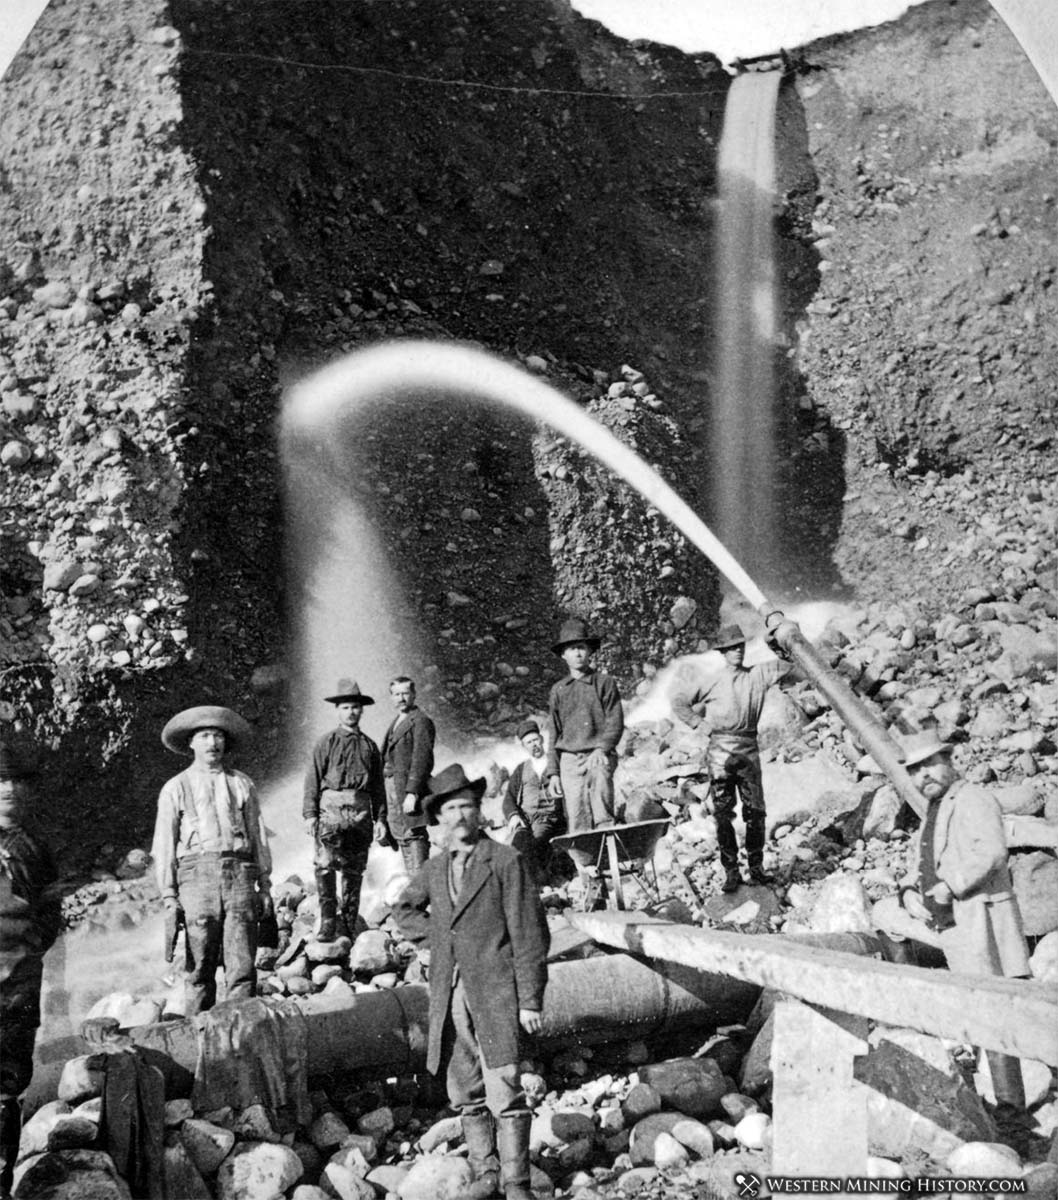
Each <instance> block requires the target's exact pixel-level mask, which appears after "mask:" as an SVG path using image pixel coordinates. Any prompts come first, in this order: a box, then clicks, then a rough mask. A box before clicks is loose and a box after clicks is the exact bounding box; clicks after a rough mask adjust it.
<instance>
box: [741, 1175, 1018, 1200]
mask: <svg viewBox="0 0 1058 1200" xmlns="http://www.w3.org/2000/svg"><path fill="white" fill-rule="evenodd" d="M734 1182H735V1186H736V1187H737V1188H738V1198H737V1200H757V1197H758V1196H762V1195H767V1194H771V1195H808V1194H810V1193H812V1194H818V1193H834V1194H838V1195H841V1194H848V1195H864V1196H866V1195H893V1194H897V1195H914V1196H926V1195H936V1196H939V1195H956V1194H962V1195H972V1196H996V1195H1005V1194H1009V1195H1023V1194H1024V1193H1025V1192H1026V1191H1027V1188H1026V1184H1025V1180H1024V1179H959V1178H950V1177H945V1176H933V1175H921V1176H917V1177H904V1178H900V1179H869V1178H868V1177H867V1176H865V1175H849V1176H846V1177H845V1178H844V1179H834V1178H829V1177H827V1176H823V1175H765V1176H763V1177H761V1176H759V1175H754V1174H753V1173H752V1172H743V1171H739V1172H738V1173H737V1174H736V1175H735V1177H734Z"/></svg>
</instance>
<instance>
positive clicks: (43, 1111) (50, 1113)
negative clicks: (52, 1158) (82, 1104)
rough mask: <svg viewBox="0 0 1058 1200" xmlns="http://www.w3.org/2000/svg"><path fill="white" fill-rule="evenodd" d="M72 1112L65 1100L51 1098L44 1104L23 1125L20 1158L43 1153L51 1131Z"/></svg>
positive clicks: (19, 1145)
mask: <svg viewBox="0 0 1058 1200" xmlns="http://www.w3.org/2000/svg"><path fill="white" fill-rule="evenodd" d="M72 1112H73V1110H72V1109H71V1108H70V1106H69V1105H68V1104H67V1103H66V1101H65V1100H49V1101H48V1103H47V1104H42V1105H41V1106H40V1108H38V1109H37V1111H36V1112H35V1113H34V1114H33V1116H32V1117H30V1118H29V1120H28V1121H27V1122H26V1123H25V1125H23V1126H22V1137H21V1140H20V1141H19V1144H18V1157H19V1160H20V1161H21V1160H22V1159H24V1158H29V1157H30V1156H31V1155H34V1154H43V1153H44V1151H45V1150H47V1148H48V1138H49V1137H50V1136H51V1131H52V1130H53V1129H54V1128H55V1126H56V1125H57V1124H58V1123H59V1121H61V1120H63V1119H64V1118H66V1117H68V1116H70V1115H71V1113H72Z"/></svg>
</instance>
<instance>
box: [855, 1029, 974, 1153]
mask: <svg viewBox="0 0 1058 1200" xmlns="http://www.w3.org/2000/svg"><path fill="white" fill-rule="evenodd" d="M871 1042H872V1043H873V1044H872V1045H871V1047H870V1050H869V1051H868V1053H867V1054H866V1055H863V1056H861V1057H858V1058H857V1059H856V1060H855V1068H854V1070H855V1078H856V1079H857V1080H858V1081H859V1082H860V1083H862V1084H863V1085H864V1086H865V1087H866V1089H867V1135H868V1147H869V1150H870V1153H871V1154H874V1155H877V1156H879V1157H881V1158H898V1159H902V1158H903V1157H904V1155H905V1154H907V1153H912V1154H914V1153H922V1154H926V1155H928V1156H929V1157H930V1158H933V1159H937V1160H938V1161H943V1159H945V1158H946V1157H947V1156H948V1155H949V1154H950V1153H951V1152H952V1151H953V1150H954V1149H956V1148H957V1147H958V1146H960V1145H961V1144H962V1143H963V1142H970V1141H987V1140H991V1139H992V1138H993V1137H994V1136H995V1126H994V1125H993V1123H992V1120H991V1118H990V1117H989V1116H988V1114H987V1113H986V1112H985V1109H984V1106H983V1105H982V1103H981V1100H980V1097H979V1096H978V1095H977V1094H976V1093H975V1092H974V1091H973V1089H972V1088H970V1087H968V1086H967V1084H966V1081H965V1080H964V1078H963V1076H962V1073H961V1072H960V1071H959V1069H958V1067H957V1066H956V1065H955V1063H954V1062H953V1061H952V1059H951V1055H950V1054H949V1053H948V1051H947V1049H946V1048H945V1046H944V1044H943V1043H942V1042H941V1041H940V1040H939V1039H938V1038H932V1037H929V1036H928V1035H927V1034H920V1033H916V1032H914V1031H911V1030H882V1031H878V1030H876V1031H875V1032H874V1034H872V1036H871Z"/></svg>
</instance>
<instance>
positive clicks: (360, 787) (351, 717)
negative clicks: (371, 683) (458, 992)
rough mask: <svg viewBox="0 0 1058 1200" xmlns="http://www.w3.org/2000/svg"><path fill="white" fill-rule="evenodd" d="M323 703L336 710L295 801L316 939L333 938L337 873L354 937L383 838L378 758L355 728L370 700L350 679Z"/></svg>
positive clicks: (383, 791)
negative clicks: (372, 856) (370, 866)
mask: <svg viewBox="0 0 1058 1200" xmlns="http://www.w3.org/2000/svg"><path fill="white" fill-rule="evenodd" d="M326 700H327V703H328V704H333V705H334V707H335V710H336V715H337V717H338V727H337V729H332V730H331V731H330V733H326V734H324V735H323V737H321V738H320V739H319V741H318V742H317V743H316V745H315V747H314V748H313V751H312V761H311V762H310V763H309V767H308V770H307V771H306V773H305V787H304V794H303V799H302V804H301V815H302V817H303V818H304V821H305V830H306V832H307V833H308V834H309V836H310V837H311V838H312V839H313V843H314V860H313V861H314V865H315V868H316V891H317V894H318V897H319V905H320V924H319V929H318V930H317V934H316V936H317V938H318V939H319V940H320V941H321V942H330V941H333V940H334V938H335V936H336V934H337V919H338V875H339V874H340V875H341V881H342V904H341V912H342V921H343V923H344V925H345V931H346V933H347V934H348V935H349V936H350V937H356V920H357V917H358V916H359V913H360V888H361V885H362V883H363V879H364V872H365V871H366V870H367V859H368V855H369V852H370V850H371V840H372V837H373V836H374V837H376V838H377V839H378V840H380V841H385V840H388V838H387V831H386V826H385V813H386V788H385V784H384V783H383V779H382V755H381V754H380V753H379V749H378V746H376V745H375V743H374V742H373V741H372V740H371V738H369V737H368V736H367V734H366V733H364V732H363V730H362V729H361V728H360V717H361V715H362V713H363V711H364V708H365V706H366V705H369V704H374V703H375V702H374V700H373V699H372V698H371V697H370V696H365V695H364V693H363V692H362V691H361V690H360V685H359V684H358V683H357V682H356V680H355V679H349V678H342V679H339V680H338V684H337V686H336V688H335V689H334V694H333V695H331V696H327V697H326Z"/></svg>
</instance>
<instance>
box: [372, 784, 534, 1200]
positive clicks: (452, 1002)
mask: <svg viewBox="0 0 1058 1200" xmlns="http://www.w3.org/2000/svg"><path fill="white" fill-rule="evenodd" d="M485 788H486V782H485V780H484V779H468V778H467V775H466V772H465V771H464V769H463V767H462V766H461V765H460V764H459V763H454V764H453V765H452V766H450V767H446V768H445V769H444V770H443V771H441V772H440V773H439V774H437V775H435V776H434V777H433V778H432V779H431V780H430V784H429V789H428V792H427V795H426V796H425V798H424V801H423V810H424V812H425V814H426V817H427V820H428V821H429V822H430V823H431V824H435V825H439V826H440V828H441V831H442V839H443V842H444V845H445V850H444V852H443V853H440V854H435V855H434V856H433V857H432V858H431V859H430V860H429V861H428V862H427V863H426V865H425V866H424V867H423V868H422V870H420V871H419V872H418V873H417V874H416V875H415V876H414V877H413V878H412V879H411V881H410V882H409V884H408V886H407V887H406V888H405V889H404V891H403V893H402V894H401V896H400V898H399V900H398V901H397V904H396V906H395V907H394V910H393V915H394V916H395V918H396V920H397V924H398V926H399V927H400V930H401V932H402V933H403V935H404V936H405V937H406V938H407V939H408V940H409V941H411V942H413V943H415V944H417V945H419V946H428V948H429V951H430V1033H429V1043H428V1048H427V1061H426V1067H427V1070H428V1071H430V1072H431V1073H433V1074H436V1073H437V1072H438V1071H439V1070H440V1069H441V1068H442V1067H444V1069H445V1072H446V1082H447V1086H448V1097H449V1102H450V1103H451V1105H452V1107H453V1108H455V1109H456V1110H457V1111H458V1112H459V1114H460V1117H461V1118H462V1123H463V1134H464V1137H465V1139H466V1143H467V1149H468V1151H469V1160H470V1165H471V1169H472V1170H473V1172H474V1176H475V1181H474V1184H473V1185H472V1190H470V1191H468V1193H467V1194H468V1195H473V1196H482V1197H485V1196H492V1195H495V1194H496V1187H497V1183H498V1182H499V1183H502V1185H503V1188H504V1191H505V1193H506V1195H507V1197H508V1200H532V1192H531V1191H530V1189H529V1126H530V1123H531V1119H532V1118H531V1114H530V1112H529V1109H528V1107H527V1105H526V1100H525V1093H524V1091H523V1089H522V1085H521V1075H520V1072H519V1060H520V1058H521V1057H522V1055H521V1053H520V1047H519V1040H520V1036H519V1035H520V1034H521V1033H522V1032H524V1033H528V1034H535V1033H537V1032H539V1030H540V1027H541V1015H540V1014H541V1011H542V1008H543V999H544V988H545V985H546V982H547V950H548V944H549V937H548V929H547V921H546V919H545V917H544V911H543V907H542V906H541V904H540V896H539V893H538V890H537V887H536V884H535V882H534V880H533V876H532V872H531V870H530V868H529V865H528V863H527V862H526V861H525V859H523V858H522V856H521V855H520V854H519V853H518V852H517V851H516V850H514V849H512V848H511V847H510V846H503V845H500V844H499V843H498V842H494V841H492V840H491V839H490V838H487V837H485V836H483V835H482V832H481V809H480V806H481V797H482V796H483V795H484V792H485ZM497 1141H498V1143H499V1171H498V1174H499V1179H497V1160H496V1159H497V1156H496V1150H497Z"/></svg>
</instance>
